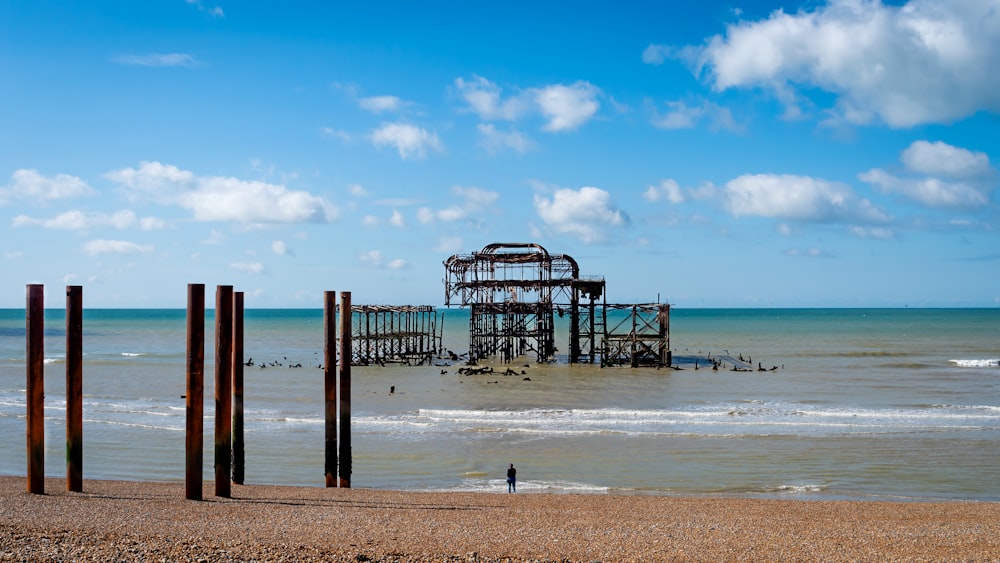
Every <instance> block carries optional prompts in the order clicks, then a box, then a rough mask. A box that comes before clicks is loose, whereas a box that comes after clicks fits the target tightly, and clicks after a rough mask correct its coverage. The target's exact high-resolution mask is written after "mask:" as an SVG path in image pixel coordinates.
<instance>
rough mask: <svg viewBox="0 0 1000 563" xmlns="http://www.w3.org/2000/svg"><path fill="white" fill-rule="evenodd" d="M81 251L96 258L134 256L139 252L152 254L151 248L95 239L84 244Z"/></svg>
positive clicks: (122, 241)
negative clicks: (105, 255) (115, 255)
mask: <svg viewBox="0 0 1000 563" xmlns="http://www.w3.org/2000/svg"><path fill="white" fill-rule="evenodd" d="M83 251H84V252H85V253H86V254H88V255H90V256H97V255H99V254H135V253H139V252H152V251H153V247H152V246H149V245H140V244H136V243H134V242H129V241H126V240H105V239H97V240H92V241H90V242H88V243H86V244H84V245H83Z"/></svg>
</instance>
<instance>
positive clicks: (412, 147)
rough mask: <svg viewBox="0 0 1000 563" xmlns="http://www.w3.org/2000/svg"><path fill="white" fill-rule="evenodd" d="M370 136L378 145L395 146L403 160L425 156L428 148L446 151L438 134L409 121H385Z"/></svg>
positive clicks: (435, 150)
mask: <svg viewBox="0 0 1000 563" xmlns="http://www.w3.org/2000/svg"><path fill="white" fill-rule="evenodd" d="M370 138H371V142H372V144H374V145H375V146H376V147H379V148H381V147H386V146H388V147H394V148H395V149H396V150H397V151H399V157H400V158H402V159H403V160H407V159H411V158H425V157H426V156H427V151H428V150H432V151H434V152H439V153H440V152H444V145H443V144H442V143H441V140H440V139H438V136H437V134H435V133H431V132H429V131H427V130H426V129H421V128H420V127H417V126H416V125H411V124H409V123H385V124H383V125H382V126H381V127H379V128H378V129H376V130H374V131H372V134H371V137H370Z"/></svg>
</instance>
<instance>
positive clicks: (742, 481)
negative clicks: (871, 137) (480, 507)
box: [0, 308, 1000, 501]
mask: <svg viewBox="0 0 1000 563" xmlns="http://www.w3.org/2000/svg"><path fill="white" fill-rule="evenodd" d="M63 315H64V313H63V311H62V310H50V311H47V314H46V335H47V338H46V382H45V385H46V406H45V414H46V428H45V431H46V444H47V445H46V473H47V474H49V475H51V476H57V477H58V476H62V475H64V474H65V467H64V465H63V463H64V460H65V452H64V435H65V421H64V417H65V391H64V381H65V364H64V362H63V358H64V346H65V334H64V331H63V328H64V326H65V320H64V316H63ZM444 315H445V320H444V341H445V346H446V347H447V348H449V349H451V350H455V351H458V352H462V351H465V350H466V349H467V347H468V346H467V335H466V333H465V331H466V330H467V326H468V314H467V313H466V312H465V311H462V310H445V311H444ZM245 318H246V320H245V328H246V345H245V348H246V356H247V357H248V358H249V357H253V358H254V361H255V366H254V367H252V368H247V370H246V374H245V378H246V399H245V400H246V447H247V454H246V455H247V470H246V476H247V477H246V478H247V482H248V483H273V484H293V485H312V486H323V482H324V478H323V444H324V424H323V372H322V370H321V369H319V368H318V366H319V365H320V364H321V363H322V362H321V358H322V347H323V334H322V311H321V310H248V311H247V312H246V317H245ZM185 326H186V325H185V311H184V310H85V312H84V478H85V479H88V478H93V479H99V478H113V479H148V480H165V481H182V480H183V478H184V424H185V401H184V399H183V398H182V395H184V393H185V373H184V370H185V335H186V329H185ZM206 326H207V334H206V342H207V349H206V351H205V352H206V353H205V356H206V405H205V432H206V444H211V443H212V436H213V434H212V433H213V431H214V430H213V425H214V412H213V406H214V399H213V391H212V389H213V383H212V378H213V373H212V371H213V370H212V367H213V365H214V363H213V362H214V359H213V350H212V346H213V335H212V322H211V311H210V312H209V319H208V321H207V325H206ZM24 327H25V323H24V311H23V310H0V474H5V475H24V474H25V473H26V458H25V367H24V356H25V336H24V333H25V328H24ZM671 337H672V339H671V343H672V348H673V352H674V358H675V363H678V364H680V367H682V368H683V369H680V370H673V369H661V370H657V369H650V368H639V369H631V368H606V369H601V368H599V367H597V366H590V365H572V366H571V365H566V364H547V365H538V364H535V363H534V362H533V361H532V359H531V358H524V359H523V361H522V360H519V361H517V362H515V363H513V364H511V367H514V368H516V370H517V371H518V372H520V371H524V372H525V373H524V374H523V375H522V374H519V375H517V376H502V375H499V373H495V374H492V375H488V376H487V375H482V376H462V375H458V374H457V368H458V367H459V366H458V365H435V366H421V367H400V366H389V367H384V368H380V367H357V366H356V367H354V368H353V370H352V372H353V381H352V386H353V393H352V442H353V466H354V467H353V468H354V474H353V475H352V479H351V482H352V485H353V486H355V487H376V488H393V489H411V490H482V491H494V492H501V491H504V492H505V491H506V488H505V487H504V471H505V469H506V467H507V465H508V464H509V463H514V464H515V465H516V466H517V467H518V476H519V485H518V490H519V491H524V492H532V491H549V492H585V493H613V494H696V495H715V494H723V495H741V496H780V497H788V498H804V499H809V498H880V499H976V500H993V501H996V500H1000V366H998V363H1000V360H998V358H1000V310H997V309H773V310H764V309H736V310H733V309H729V310H722V309H703V310H699V309H678V308H675V309H674V311H673V313H672V322H671ZM558 338H559V340H558V341H557V346H558V347H560V349H566V348H565V342H563V340H564V339H565V331H561V332H560V333H559V336H558ZM709 356H710V357H712V358H713V359H722V360H723V361H724V362H725V366H724V367H722V368H721V369H719V370H717V371H716V370H711V369H706V368H705V365H706V363H705V361H704V360H705V358H707V357H709ZM740 357H742V358H743V359H744V360H745V361H746V364H747V365H751V366H754V367H756V366H757V365H758V364H760V365H761V366H762V367H765V368H771V367H776V368H777V369H774V370H768V371H739V372H737V371H730V370H729V368H730V367H731V365H732V362H731V361H732V359H739V358H740ZM696 358H697V359H699V364H698V365H699V367H700V369H697V370H696V369H694V360H695V359H696ZM299 363H301V364H302V366H303V367H301V368H289V367H287V366H289V365H292V364H299ZM436 363H439V364H445V363H449V362H446V361H445V360H443V359H442V360H437V361H436ZM261 364H265V365H269V367H267V368H264V369H262V368H260V367H258V366H260V365H261ZM271 364H273V365H271ZM277 364H281V365H277ZM506 367H507V366H498V370H497V371H498V372H499V371H502V370H503V369H505V368H506ZM526 378H527V379H530V381H529V380H526ZM390 386H394V387H395V393H392V394H390V393H389V390H390ZM210 456H211V449H210V448H206V459H205V470H206V472H205V478H206V482H210V480H211V479H213V478H214V477H213V474H212V459H211V458H210Z"/></svg>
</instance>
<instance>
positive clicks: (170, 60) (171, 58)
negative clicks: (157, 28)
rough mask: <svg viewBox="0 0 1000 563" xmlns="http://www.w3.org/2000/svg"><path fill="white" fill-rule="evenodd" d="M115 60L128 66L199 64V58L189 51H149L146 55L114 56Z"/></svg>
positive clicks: (190, 65)
mask: <svg viewBox="0 0 1000 563" xmlns="http://www.w3.org/2000/svg"><path fill="white" fill-rule="evenodd" d="M114 62H116V63H118V64H123V65H128V66H149V67H157V66H163V67H170V66H180V67H188V68H191V67H194V66H197V65H198V60H197V59H195V58H194V56H192V55H189V54H187V53H149V54H146V55H119V56H117V57H115V58H114Z"/></svg>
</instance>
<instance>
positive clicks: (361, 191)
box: [347, 184, 368, 197]
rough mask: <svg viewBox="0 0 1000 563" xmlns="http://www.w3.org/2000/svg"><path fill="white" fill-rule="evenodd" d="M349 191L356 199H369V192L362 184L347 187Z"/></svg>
mask: <svg viewBox="0 0 1000 563" xmlns="http://www.w3.org/2000/svg"><path fill="white" fill-rule="evenodd" d="M347 191H348V192H350V194H351V195H352V196H354V197H368V190H366V189H365V188H364V186H362V185H361V184H351V185H350V186H347Z"/></svg>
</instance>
